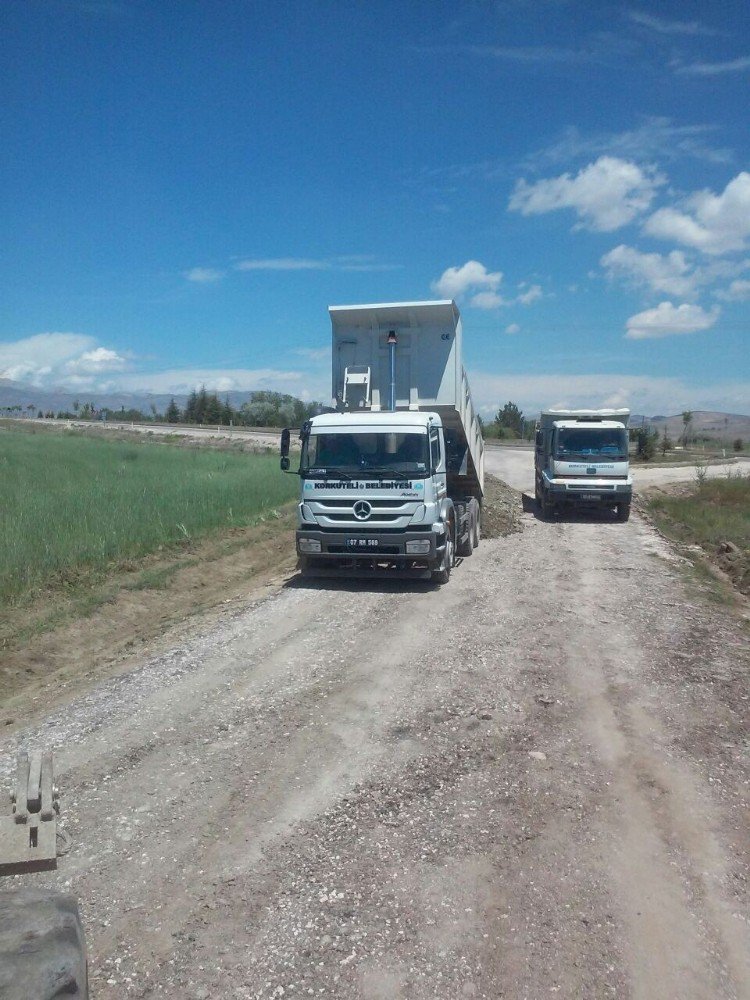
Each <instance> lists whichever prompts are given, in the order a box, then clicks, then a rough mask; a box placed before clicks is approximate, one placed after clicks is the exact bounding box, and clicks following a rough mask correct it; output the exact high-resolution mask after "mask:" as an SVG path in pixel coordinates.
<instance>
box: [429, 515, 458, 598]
mask: <svg viewBox="0 0 750 1000" xmlns="http://www.w3.org/2000/svg"><path fill="white" fill-rule="evenodd" d="M446 527H447V533H446V536H445V555H444V556H443V564H442V566H441V567H440V569H436V570H435V571H434V573H433V574H432V581H433V583H441V584H442V583H447V582H448V581H449V580H450V578H451V570H452V569H453V563H454V562H455V558H456V555H455V553H456V548H455V525H454V523H453V521H449V522H448V524H447V525H446Z"/></svg>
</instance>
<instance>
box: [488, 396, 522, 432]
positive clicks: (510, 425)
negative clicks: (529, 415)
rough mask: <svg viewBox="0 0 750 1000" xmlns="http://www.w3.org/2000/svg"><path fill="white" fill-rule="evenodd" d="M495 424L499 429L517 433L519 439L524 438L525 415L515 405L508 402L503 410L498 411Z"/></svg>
mask: <svg viewBox="0 0 750 1000" xmlns="http://www.w3.org/2000/svg"><path fill="white" fill-rule="evenodd" d="M495 422H496V423H497V425H498V427H505V428H506V429H507V430H510V431H515V432H516V434H517V435H518V436H519V437H522V436H523V430H524V419H523V413H522V412H521V410H520V409H519V408H518V406H517V405H516V404H515V403H511V402H508V403H506V404H505V406H504V407H503V408H502V410H498V411H497V416H496V417H495Z"/></svg>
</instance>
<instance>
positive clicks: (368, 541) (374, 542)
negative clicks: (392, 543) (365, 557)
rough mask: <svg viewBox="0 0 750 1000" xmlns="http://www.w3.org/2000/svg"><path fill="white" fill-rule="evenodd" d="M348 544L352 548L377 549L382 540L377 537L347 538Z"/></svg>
mask: <svg viewBox="0 0 750 1000" xmlns="http://www.w3.org/2000/svg"><path fill="white" fill-rule="evenodd" d="M346 544H347V545H348V546H349V548H350V549H376V548H377V547H378V545H380V541H379V539H377V538H347V540H346Z"/></svg>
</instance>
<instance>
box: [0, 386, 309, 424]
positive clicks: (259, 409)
mask: <svg viewBox="0 0 750 1000" xmlns="http://www.w3.org/2000/svg"><path fill="white" fill-rule="evenodd" d="M72 405H73V408H72V410H58V411H57V412H55V411H53V410H47V411H46V412H45V411H43V410H37V407H36V406H35V405H34V404H33V403H30V404H29V405H27V406H26V407H22V406H20V405H14V406H5V407H2V408H1V409H2V412H4V413H6V414H7V415H8V416H14V415H22V414H23V411H24V410H26V411H27V415H28V416H30V417H33V416H34V411H35V410H36V411H37V412H36V416H37V417H38V418H40V419H41V418H43V417H45V418H47V419H57V420H102V421H106V420H119V421H125V422H127V423H146V422H148V423H168V424H207V425H209V426H210V425H212V424H213V425H217V426H221V425H224V426H225V427H229V426H234V427H299V426H300V425H301V424H302V423H303V422H304V421H305V420H308V419H309V418H310V417H313V416H316V414H318V413H322V412H323V410H324V409H325V407H324V406H323V404H322V403H318V402H311V403H305V402H303V401H302V400H301V399H297V397H296V396H289V395H287V394H285V393H281V392H268V391H265V390H259V391H257V392H251V393H250V394H249V395H248V398H247V399H246V400H245V402H243V403H242V404H241V405H240V406H233V405H232V404H231V403H230V401H229V397H228V396H227V397H225V398H224V399H223V400H222V399H220V398H219V396H218V393H215V392H208V390H207V389H206V388H205V386H203V387H201V388H200V389H194V390H193V391H192V392H191V393H190V395H189V396H188V398H187V401H186V403H185V406H184V407H180V406H179V405H178V404H177V402H176V400H175V399H174V398H172V399H171V400H170V401H169V405H168V406H167V408H166V410H165V411H164V413H160V412H159V411H158V410H157V408H156V406H155V405H154V404H153V403H152V404H151V407H150V412H149V413H144V412H143V411H142V410H140V409H137V408H134V407H129V408H126V407H125V406H121V407H120V409H119V410H116V409H112V408H111V407H109V406H97V404H96V403H95V402H92V401H87V402H81V401H80V400H78V399H77V400H75V401H74V402H73V404H72Z"/></svg>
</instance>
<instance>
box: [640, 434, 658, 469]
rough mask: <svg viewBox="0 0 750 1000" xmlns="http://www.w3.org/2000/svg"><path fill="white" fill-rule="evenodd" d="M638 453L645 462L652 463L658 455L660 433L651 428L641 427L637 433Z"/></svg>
mask: <svg viewBox="0 0 750 1000" xmlns="http://www.w3.org/2000/svg"><path fill="white" fill-rule="evenodd" d="M635 440H636V453H637V455H638V458H640V459H642V460H643V461H644V462H650V461H651V459H652V458H653V457H654V455H655V454H656V445H657V442H658V440H659V432H658V431H656V430H652V429H651V428H650V427H639V428H638V429H637V430H636V432H635Z"/></svg>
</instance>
